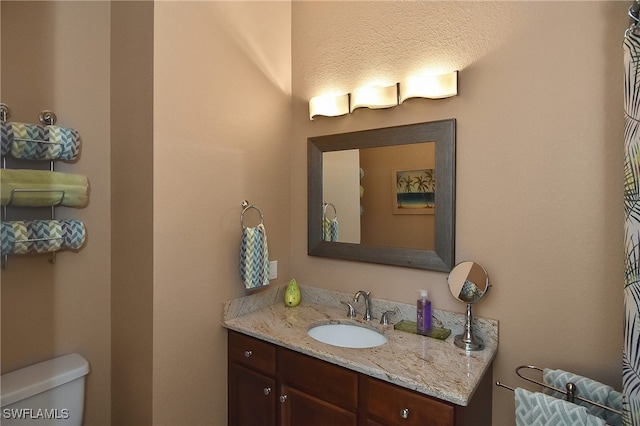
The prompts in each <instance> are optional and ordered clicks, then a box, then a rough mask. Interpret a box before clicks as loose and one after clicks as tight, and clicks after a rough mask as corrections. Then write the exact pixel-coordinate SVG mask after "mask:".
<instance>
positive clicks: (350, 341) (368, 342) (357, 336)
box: [307, 324, 387, 348]
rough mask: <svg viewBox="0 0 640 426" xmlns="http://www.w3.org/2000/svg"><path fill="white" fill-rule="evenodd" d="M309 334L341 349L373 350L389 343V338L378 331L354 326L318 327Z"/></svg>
mask: <svg viewBox="0 0 640 426" xmlns="http://www.w3.org/2000/svg"><path fill="white" fill-rule="evenodd" d="M307 334H308V335H309V336H311V337H313V338H314V339H316V340H317V341H319V342H322V343H326V344H328V345H333V346H340V347H341V348H373V347H376V346H380V345H384V344H385V343H387V338H386V337H384V336H383V335H382V334H380V333H378V332H377V331H375V330H371V329H369V328H365V327H360V326H358V325H353V324H323V325H317V326H315V327H312V328H310V329H309V331H307Z"/></svg>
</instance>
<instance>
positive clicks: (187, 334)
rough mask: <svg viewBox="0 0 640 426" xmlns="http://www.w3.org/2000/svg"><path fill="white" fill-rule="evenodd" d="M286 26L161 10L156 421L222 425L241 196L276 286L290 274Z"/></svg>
mask: <svg viewBox="0 0 640 426" xmlns="http://www.w3.org/2000/svg"><path fill="white" fill-rule="evenodd" d="M290 23H291V4H290V3H288V2H254V3H244V2H189V3H184V2H157V3H156V5H155V38H154V43H155V48H154V50H155V51H154V121H155V122H154V180H153V182H154V189H153V197H154V200H153V204H154V255H153V260H154V290H153V291H154V292H153V303H154V305H153V306H154V307H153V316H154V321H153V361H154V362H153V420H154V424H156V425H177V424H183V425H187V424H192V425H197V424H203V425H204V424H216V425H218V424H224V423H226V412H227V407H226V403H227V399H226V386H227V385H226V368H227V364H226V331H225V330H224V329H223V328H222V327H221V317H222V304H223V302H224V301H225V300H228V299H231V298H235V297H239V296H242V295H244V294H245V291H244V287H243V286H242V283H241V280H240V278H239V273H238V255H239V242H240V233H241V228H240V213H241V211H242V208H241V202H242V200H244V199H247V200H249V201H250V202H251V203H253V204H255V205H256V206H258V207H259V208H260V210H261V211H262V213H263V214H264V223H265V227H266V229H267V236H268V242H269V254H270V258H271V259H272V260H277V261H278V275H279V277H278V279H277V280H276V281H275V282H274V281H272V285H276V284H282V283H284V282H286V281H288V279H290V271H291V268H290V260H289V259H290V248H289V245H290V226H289V222H290V220H289V218H290V215H291V213H290V207H291V206H290V203H289V199H290V174H291V159H290V154H289V151H290V145H291V135H290V130H289V129H290V127H291V126H290V125H291V107H290V105H291V103H290V91H291V89H290V81H291V78H290V72H291V63H290V50H289V46H290V43H291V32H290V28H291V24H290ZM293 210H295V209H293ZM299 210H300V211H301V212H302V211H304V208H300V209H299ZM245 219H249V215H248V214H247V215H246V216H245ZM247 224H248V225H252V223H249V222H248V223H247ZM253 224H254V225H255V223H253Z"/></svg>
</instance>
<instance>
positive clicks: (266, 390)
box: [263, 388, 271, 395]
mask: <svg viewBox="0 0 640 426" xmlns="http://www.w3.org/2000/svg"><path fill="white" fill-rule="evenodd" d="M263 392H264V394H265V395H269V394H270V393H271V388H264V391H263Z"/></svg>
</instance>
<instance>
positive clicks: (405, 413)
mask: <svg viewBox="0 0 640 426" xmlns="http://www.w3.org/2000/svg"><path fill="white" fill-rule="evenodd" d="M400 417H402V418H403V419H408V418H409V409H408V408H403V409H402V410H400Z"/></svg>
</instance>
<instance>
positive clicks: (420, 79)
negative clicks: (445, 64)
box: [400, 71, 458, 103]
mask: <svg viewBox="0 0 640 426" xmlns="http://www.w3.org/2000/svg"><path fill="white" fill-rule="evenodd" d="M457 94H458V71H454V72H452V73H449V74H442V75H420V76H412V77H408V78H406V79H405V80H403V81H401V82H400V103H403V102H404V101H405V100H407V99H409V98H428V99H442V98H450V97H452V96H456V95H457Z"/></svg>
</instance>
